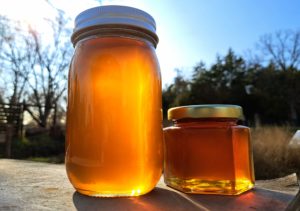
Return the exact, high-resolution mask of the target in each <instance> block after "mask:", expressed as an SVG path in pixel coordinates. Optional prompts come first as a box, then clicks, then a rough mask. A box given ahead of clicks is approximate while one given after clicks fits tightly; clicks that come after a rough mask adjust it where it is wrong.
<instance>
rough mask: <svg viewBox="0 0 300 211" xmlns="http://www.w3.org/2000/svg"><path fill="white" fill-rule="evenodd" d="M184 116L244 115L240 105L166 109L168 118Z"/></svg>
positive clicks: (227, 116)
mask: <svg viewBox="0 0 300 211" xmlns="http://www.w3.org/2000/svg"><path fill="white" fill-rule="evenodd" d="M184 118H233V119H241V120H243V119H244V115H243V109H242V107H241V106H237V105H226V104H207V105H189V106H180V107H174V108H170V109H169V110H168V119H169V120H176V119H184Z"/></svg>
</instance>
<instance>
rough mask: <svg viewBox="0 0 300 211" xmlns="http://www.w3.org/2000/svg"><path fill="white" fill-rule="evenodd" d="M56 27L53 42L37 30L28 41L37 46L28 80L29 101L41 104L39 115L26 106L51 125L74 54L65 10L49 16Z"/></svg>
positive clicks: (36, 119)
mask: <svg viewBox="0 0 300 211" xmlns="http://www.w3.org/2000/svg"><path fill="white" fill-rule="evenodd" d="M47 23H48V24H50V26H51V29H52V32H53V34H52V38H51V39H50V42H48V43H46V44H45V43H44V42H43V41H44V40H43V38H42V36H41V35H40V34H39V33H38V32H37V31H35V30H33V29H30V30H29V36H28V37H27V42H28V43H31V45H32V46H33V49H32V50H33V51H32V52H31V53H32V54H33V56H34V57H35V59H36V60H35V61H36V63H35V66H34V67H33V68H32V69H31V71H30V74H29V75H30V78H31V80H27V82H28V91H29V93H30V96H29V99H28V100H29V102H31V103H32V104H34V105H36V106H37V112H38V115H35V113H34V111H33V110H32V109H30V107H27V108H26V110H27V111H28V112H29V113H30V115H31V116H32V118H33V119H34V120H35V121H36V122H37V123H38V124H39V125H40V126H41V127H46V126H47V120H48V117H49V115H50V114H51V110H52V109H53V108H54V107H56V104H57V103H58V102H59V100H60V98H61V97H62V95H63V94H64V93H65V91H66V89H67V69H68V66H69V62H70V57H71V51H72V48H71V44H70V41H69V37H70V32H71V31H70V30H69V29H68V27H67V23H68V19H66V18H65V15H64V13H63V11H61V10H57V17H56V18H55V20H54V21H53V20H47Z"/></svg>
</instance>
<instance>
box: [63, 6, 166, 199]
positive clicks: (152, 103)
mask: <svg viewBox="0 0 300 211" xmlns="http://www.w3.org/2000/svg"><path fill="white" fill-rule="evenodd" d="M71 40H72V43H73V45H74V47H75V52H74V56H73V59H72V62H71V65H70V71H69V82H68V106H67V135H66V159H65V161H66V170H67V174H68V177H69V180H70V182H71V183H72V185H73V186H74V188H75V189H76V190H77V191H78V192H80V193H82V194H86V195H91V196H103V197H113V196H137V195H142V194H145V193H147V192H149V191H151V190H152V189H153V188H154V187H155V185H156V183H157V182H158V180H159V178H160V176H161V173H162V167H163V149H162V145H163V137H162V126H161V125H162V124H161V122H162V119H161V75H160V68H159V64H158V60H157V57H156V53H155V48H156V45H157V43H158V37H157V35H156V24H155V21H154V19H153V18H152V17H151V16H150V15H149V14H147V13H146V12H144V11H141V10H139V9H135V8H131V7H125V6H100V7H95V8H91V9H88V10H86V11H84V12H82V13H80V14H79V15H78V16H77V18H76V20H75V29H74V32H73V34H72V37H71Z"/></svg>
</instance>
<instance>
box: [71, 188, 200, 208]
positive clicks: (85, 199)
mask: <svg viewBox="0 0 300 211" xmlns="http://www.w3.org/2000/svg"><path fill="white" fill-rule="evenodd" d="M73 203H74V205H75V207H76V209H77V210H78V211H86V210H151V211H152V210H164V211H165V210H166V211H168V210H170V211H173V210H191V211H192V210H206V209H205V208H202V207H201V205H197V204H195V203H193V202H191V201H190V200H188V199H186V198H185V197H184V196H182V195H181V194H179V193H176V192H174V191H170V190H167V189H163V188H155V189H154V190H153V191H151V192H150V193H148V194H146V195H143V196H138V197H120V198H96V197H89V196H85V195H82V194H80V193H78V192H75V193H74V194H73Z"/></svg>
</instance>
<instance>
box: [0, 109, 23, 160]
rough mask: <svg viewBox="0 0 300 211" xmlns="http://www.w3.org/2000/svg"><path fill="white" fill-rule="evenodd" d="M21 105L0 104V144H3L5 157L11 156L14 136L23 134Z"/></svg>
mask: <svg viewBox="0 0 300 211" xmlns="http://www.w3.org/2000/svg"><path fill="white" fill-rule="evenodd" d="M23 114H24V106H23V104H6V103H0V143H5V156H6V157H8V158H9V157H10V156H11V142H12V138H13V137H14V136H21V135H22V134H23Z"/></svg>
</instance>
